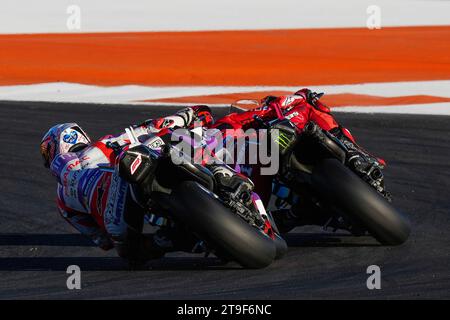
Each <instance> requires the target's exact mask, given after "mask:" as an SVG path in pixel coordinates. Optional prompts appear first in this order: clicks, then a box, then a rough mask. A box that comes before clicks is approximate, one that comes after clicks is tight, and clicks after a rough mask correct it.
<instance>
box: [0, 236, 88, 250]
mask: <svg viewBox="0 0 450 320" xmlns="http://www.w3.org/2000/svg"><path fill="white" fill-rule="evenodd" d="M0 246H58V247H60V246H62V247H94V246H95V244H94V243H93V242H92V241H91V240H90V239H88V238H86V237H85V236H83V235H81V234H26V233H3V234H0Z"/></svg>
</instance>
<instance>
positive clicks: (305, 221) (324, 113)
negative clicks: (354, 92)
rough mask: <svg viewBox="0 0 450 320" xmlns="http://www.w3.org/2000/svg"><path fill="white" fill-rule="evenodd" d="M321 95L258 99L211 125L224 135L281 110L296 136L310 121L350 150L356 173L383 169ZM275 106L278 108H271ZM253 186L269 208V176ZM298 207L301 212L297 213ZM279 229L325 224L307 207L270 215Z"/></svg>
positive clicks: (382, 163) (305, 92)
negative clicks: (254, 105)
mask: <svg viewBox="0 0 450 320" xmlns="http://www.w3.org/2000/svg"><path fill="white" fill-rule="evenodd" d="M322 95H323V94H317V93H315V92H312V91H311V90H309V89H306V88H304V89H301V90H299V91H297V92H295V93H294V94H292V95H284V96H279V97H275V96H267V97H265V98H263V99H262V100H261V105H260V106H259V107H257V108H255V109H253V110H249V111H245V112H242V113H232V114H229V115H226V116H225V117H223V118H221V119H219V120H218V121H216V122H215V124H214V125H213V126H212V127H213V128H216V129H219V130H220V131H221V132H223V133H224V134H225V135H226V131H227V130H228V129H234V130H236V129H242V130H243V131H245V130H247V129H249V128H258V127H260V124H261V121H270V120H274V119H277V117H278V114H277V111H276V110H277V109H278V110H281V111H282V113H283V117H284V118H286V119H289V121H290V123H291V124H292V125H293V126H294V127H295V128H296V130H297V131H298V133H300V132H301V131H302V129H303V128H304V126H305V125H306V124H307V123H308V122H309V121H313V122H315V123H316V124H317V125H319V126H320V127H321V128H322V129H324V130H326V131H328V132H330V133H331V134H333V135H334V136H335V137H337V138H338V139H339V140H340V141H341V142H342V143H343V144H344V145H345V146H346V147H347V149H348V150H349V158H348V162H349V164H350V166H351V167H352V166H353V168H354V169H357V170H356V172H363V171H364V170H365V169H366V168H368V167H369V166H370V165H372V164H373V163H375V162H376V163H377V165H379V167H380V168H383V167H384V166H385V165H386V163H385V161H384V160H383V159H380V158H375V157H373V156H372V155H370V154H369V153H367V152H366V151H365V150H364V149H362V148H361V147H360V146H358V145H357V144H356V141H355V139H354V137H353V136H352V135H351V133H350V131H349V130H347V129H346V128H344V127H342V126H341V125H339V123H337V121H336V120H335V119H334V117H333V116H332V114H331V112H330V109H329V108H328V107H327V106H325V105H324V104H323V103H322V102H321V101H320V100H319V99H320V97H321V96H322ZM274 106H276V107H278V108H274ZM251 179H252V181H253V182H254V183H255V186H256V192H257V193H258V194H259V196H260V197H261V198H262V199H263V202H264V205H266V206H267V205H268V202H269V198H270V195H271V194H272V181H273V177H272V176H262V175H255V174H253V175H251ZM299 208H300V210H299ZM272 214H273V217H274V219H275V222H276V224H277V226H278V229H279V230H280V231H281V232H282V233H284V232H288V231H289V230H291V229H292V228H293V227H295V226H300V225H313V224H317V225H324V222H325V221H324V218H325V217H321V216H319V215H318V214H316V213H315V212H313V211H309V210H308V208H306V207H305V208H302V207H298V208H297V209H296V210H291V209H287V210H278V211H276V212H272Z"/></svg>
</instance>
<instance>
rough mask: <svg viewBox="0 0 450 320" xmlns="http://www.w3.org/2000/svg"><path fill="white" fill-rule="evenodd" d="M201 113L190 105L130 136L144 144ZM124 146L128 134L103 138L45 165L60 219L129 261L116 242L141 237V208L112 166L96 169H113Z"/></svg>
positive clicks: (135, 127)
mask: <svg viewBox="0 0 450 320" xmlns="http://www.w3.org/2000/svg"><path fill="white" fill-rule="evenodd" d="M208 110H209V109H208ZM203 111H205V110H204V107H203V106H199V107H192V108H187V109H184V110H182V111H180V112H178V113H177V114H175V115H173V116H169V117H165V118H160V119H156V120H151V121H146V122H144V123H143V124H142V125H139V126H134V127H133V131H134V135H135V136H136V137H137V138H138V139H139V140H142V141H141V142H144V140H146V139H148V138H149V135H150V137H153V136H154V134H155V133H158V132H159V131H160V130H162V129H165V128H176V127H181V128H189V127H190V125H191V124H192V123H193V122H194V121H197V120H198V114H199V113H200V112H203ZM208 112H209V111H208ZM211 120H212V118H210V120H209V121H211ZM129 144H130V137H129V135H128V134H127V133H122V134H120V135H118V136H106V137H103V138H102V139H100V140H98V141H96V142H94V143H91V144H89V145H86V146H85V147H84V148H82V149H81V150H80V151H77V152H69V153H66V154H61V155H59V156H57V157H56V158H55V159H54V161H53V162H52V163H51V166H50V169H51V171H52V173H53V174H54V175H55V176H56V178H57V181H58V186H57V204H58V209H59V212H60V214H61V215H62V216H63V218H64V219H66V220H67V221H68V222H69V223H70V224H71V225H72V226H74V227H75V228H76V229H77V230H78V231H79V232H81V233H82V234H84V235H86V236H87V237H89V238H90V239H92V241H93V242H94V243H95V244H96V245H97V246H99V247H100V248H102V249H104V250H109V249H111V248H113V247H116V249H117V250H118V253H119V255H120V256H122V257H123V258H126V259H130V257H131V256H132V255H130V252H129V251H130V250H133V249H130V248H128V249H126V250H123V247H121V243H123V242H124V239H125V238H126V237H127V236H129V235H130V233H132V234H134V235H135V237H137V238H139V237H141V232H142V224H143V220H144V219H143V215H144V214H145V209H144V206H143V205H141V204H140V203H139V201H138V200H137V198H138V197H137V196H136V195H135V191H134V189H133V187H132V185H130V184H129V183H128V182H127V181H125V180H124V179H122V178H121V177H120V175H119V172H118V170H117V169H116V170H111V171H110V172H108V171H105V170H102V169H101V168H100V167H114V168H117V161H118V156H119V154H118V153H119V152H118V150H120V149H121V148H127V146H128V145H129ZM113 145H114V146H115V147H114V148H113V147H112V146H113ZM117 147H119V148H117ZM127 211H133V214H130V215H129V216H133V217H134V218H133V220H135V221H134V222H133V223H130V221H126V214H125V213H126V212H127ZM156 249H157V248H156ZM156 251H158V250H156ZM162 254H163V253H162V252H161V255H162ZM156 255H158V254H156Z"/></svg>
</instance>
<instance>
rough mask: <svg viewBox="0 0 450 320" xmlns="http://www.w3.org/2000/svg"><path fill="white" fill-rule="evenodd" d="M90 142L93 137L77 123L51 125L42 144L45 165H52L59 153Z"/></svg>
mask: <svg viewBox="0 0 450 320" xmlns="http://www.w3.org/2000/svg"><path fill="white" fill-rule="evenodd" d="M89 143H91V139H90V138H89V136H88V135H87V134H86V133H85V132H84V131H83V129H81V127H80V126H79V125H78V124H76V123H63V124H57V125H55V126H53V127H51V128H50V130H48V132H47V133H46V134H45V135H44V137H43V138H42V140H41V145H40V152H41V155H42V158H43V160H44V166H45V167H47V168H48V167H50V165H51V163H52V161H53V159H55V157H56V156H57V155H59V154H64V153H67V152H73V151H74V150H75V149H76V147H77V146H80V145H86V144H89Z"/></svg>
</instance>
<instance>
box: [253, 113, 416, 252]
mask: <svg viewBox="0 0 450 320" xmlns="http://www.w3.org/2000/svg"><path fill="white" fill-rule="evenodd" d="M269 108H277V109H278V110H275V111H276V114H277V118H276V119H273V120H271V121H264V120H262V119H260V118H258V117H255V120H257V123H259V127H260V128H265V129H267V130H268V132H269V135H270V139H271V140H272V141H273V145H275V146H276V148H275V149H276V150H273V152H277V153H279V156H280V163H281V164H280V168H279V171H278V173H277V174H276V175H275V176H274V178H273V183H272V185H273V193H272V194H273V196H274V198H275V199H276V201H275V203H276V204H277V208H278V209H282V208H289V210H293V211H294V212H299V213H300V214H302V212H308V213H309V214H311V215H312V216H313V217H314V219H313V220H314V221H315V223H314V224H320V225H322V226H323V227H324V229H327V228H330V227H331V228H332V229H333V230H334V231H335V230H337V229H345V230H348V231H350V232H351V233H352V234H353V235H357V236H360V235H364V234H366V233H367V232H368V233H369V234H370V235H372V236H373V237H374V238H375V239H377V240H378V241H379V242H380V243H381V244H384V245H399V244H402V243H403V242H405V241H406V240H407V239H408V237H409V234H410V223H409V220H408V219H407V217H406V216H405V215H404V214H403V213H402V212H401V211H399V210H398V209H396V208H395V207H394V206H393V205H392V204H391V202H392V201H391V195H390V193H389V192H387V191H386V188H385V185H384V176H383V172H382V170H381V169H382V166H381V165H380V164H379V163H373V164H372V165H371V166H369V167H367V168H361V167H358V164H357V163H356V164H355V163H353V162H352V159H351V154H350V152H349V150H348V149H347V147H346V146H345V145H344V144H343V143H342V142H341V141H340V140H339V139H338V138H336V137H335V136H334V135H332V134H331V133H329V132H327V131H326V130H323V129H322V128H320V127H319V126H318V125H317V124H316V123H314V122H312V121H311V122H309V123H307V124H306V125H305V126H304V127H303V128H302V130H299V129H298V128H295V127H294V126H293V125H292V124H291V123H290V121H289V120H288V119H287V118H286V117H285V116H284V114H283V111H282V110H281V108H279V107H277V106H276V105H275V106H273V105H271V106H269ZM281 194H282V196H280V197H278V196H279V195H281ZM276 212H277V211H274V212H273V216H274V217H276V214H277V213H276ZM275 220H276V221H277V219H275ZM278 226H279V227H280V224H279V225H278ZM280 229H281V228H280ZM281 231H282V232H288V231H289V230H284V231H283V230H281Z"/></svg>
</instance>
